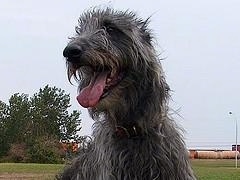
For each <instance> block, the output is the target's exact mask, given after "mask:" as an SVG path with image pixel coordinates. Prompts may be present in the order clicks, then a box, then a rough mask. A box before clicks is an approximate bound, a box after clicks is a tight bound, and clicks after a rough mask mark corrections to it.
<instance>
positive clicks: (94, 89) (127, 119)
mask: <svg viewBox="0 0 240 180" xmlns="http://www.w3.org/2000/svg"><path fill="white" fill-rule="evenodd" d="M148 24H149V19H147V20H142V19H141V18H138V17H137V15H136V13H134V12H131V11H128V10H127V11H118V10H114V9H112V8H105V9H99V8H93V9H91V10H88V11H86V12H85V13H83V14H82V15H81V16H80V18H79V20H78V26H77V27H76V28H75V29H76V35H75V36H74V37H72V38H70V42H69V43H68V45H67V46H66V47H65V49H64V51H63V56H64V57H65V58H66V63H67V73H68V78H69V80H70V81H71V78H72V77H74V78H75V79H76V80H77V81H78V82H79V94H78V96H77V100H78V102H79V103H80V105H81V106H83V107H84V108H88V111H89V114H90V115H91V117H92V118H93V119H94V121H95V122H94V125H93V134H92V136H93V142H92V143H91V145H90V146H89V147H88V148H87V149H86V150H85V151H83V152H81V153H79V156H78V157H77V158H76V159H75V160H74V161H73V162H72V164H71V165H69V166H67V167H66V169H65V170H64V171H63V173H62V174H61V175H60V179H63V180H70V179H71V180H73V179H75V180H194V179H195V176H194V173H193V171H192V168H191V165H190V162H189V159H188V152H187V149H186V147H185V144H184V141H183V137H182V135H181V130H180V128H179V127H178V126H177V125H176V123H175V122H174V120H173V119H171V117H170V116H169V107H168V100H169V97H170V95H169V94H170V93H169V91H170V88H169V86H168V84H167V83H166V80H165V76H164V72H163V69H162V67H161V64H160V58H159V57H158V55H157V52H156V50H155V48H154V45H153V39H154V37H153V35H152V33H151V30H150V29H149V28H148Z"/></svg>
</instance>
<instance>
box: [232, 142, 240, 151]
mask: <svg viewBox="0 0 240 180" xmlns="http://www.w3.org/2000/svg"><path fill="white" fill-rule="evenodd" d="M232 151H236V145H235V144H234V145H232ZM237 151H238V152H240V145H237Z"/></svg>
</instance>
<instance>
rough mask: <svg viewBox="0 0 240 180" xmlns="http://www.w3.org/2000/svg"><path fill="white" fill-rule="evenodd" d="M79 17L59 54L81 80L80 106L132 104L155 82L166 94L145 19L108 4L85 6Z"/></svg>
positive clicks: (73, 73)
mask: <svg viewBox="0 0 240 180" xmlns="http://www.w3.org/2000/svg"><path fill="white" fill-rule="evenodd" d="M78 22H79V24H78V26H77V27H76V36H74V37H72V38H71V39H70V42H69V43H68V45H67V46H66V48H65V49H64V51H63V55H64V57H65V58H66V60H67V67H68V77H69V79H70V78H71V77H72V76H74V77H75V78H76V79H77V80H79V84H80V85H79V95H78V97H77V100H78V102H79V103H80V104H81V105H82V106H83V107H86V108H91V109H97V110H100V111H103V110H106V109H112V108H115V109H118V110H119V111H121V110H123V108H129V107H135V106H136V105H138V104H139V103H143V102H144V101H145V98H147V97H148V96H149V95H150V94H151V92H152V91H156V89H155V88H156V87H159V85H161V86H162V88H161V89H158V90H157V91H160V92H161V94H162V98H163V99H164V98H165V94H166V91H165V90H166V86H165V83H164V82H165V81H164V79H163V78H162V74H161V73H162V71H161V66H160V65H159V63H158V60H157V57H156V53H155V51H154V48H153V46H152V37H151V33H150V31H149V30H148V28H147V24H148V20H146V21H143V20H141V19H139V18H137V17H136V15H135V14H134V13H133V12H129V11H124V12H123V11H115V10H112V9H110V8H107V9H104V10H99V9H93V10H91V11H87V12H86V13H84V14H83V15H82V16H81V17H80V18H79V21H78ZM161 81H162V82H161Z"/></svg>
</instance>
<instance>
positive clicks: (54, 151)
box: [29, 136, 64, 163]
mask: <svg viewBox="0 0 240 180" xmlns="http://www.w3.org/2000/svg"><path fill="white" fill-rule="evenodd" d="M29 155H30V161H31V162H33V163H63V157H64V151H63V150H62V148H61V145H60V143H59V141H58V140H57V139H56V138H54V137H47V136H44V137H40V138H38V139H36V140H35V141H34V142H33V144H32V146H31V147H30V149H29Z"/></svg>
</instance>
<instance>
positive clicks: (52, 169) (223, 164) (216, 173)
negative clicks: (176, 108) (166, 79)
mask: <svg viewBox="0 0 240 180" xmlns="http://www.w3.org/2000/svg"><path fill="white" fill-rule="evenodd" d="M192 165H193V169H194V172H195V174H196V176H197V179H199V180H240V162H239V168H238V169H235V164H234V160H198V159H196V160H192ZM63 166H64V165H61V164H23V163H18V164H15V163H0V179H1V180H9V179H10V180H25V179H26V180H37V179H38V180H39V179H40V180H50V179H54V177H55V175H56V174H57V173H58V172H59V171H61V170H62V168H63Z"/></svg>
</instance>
